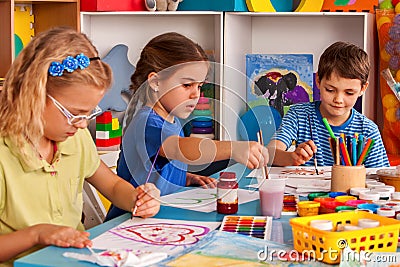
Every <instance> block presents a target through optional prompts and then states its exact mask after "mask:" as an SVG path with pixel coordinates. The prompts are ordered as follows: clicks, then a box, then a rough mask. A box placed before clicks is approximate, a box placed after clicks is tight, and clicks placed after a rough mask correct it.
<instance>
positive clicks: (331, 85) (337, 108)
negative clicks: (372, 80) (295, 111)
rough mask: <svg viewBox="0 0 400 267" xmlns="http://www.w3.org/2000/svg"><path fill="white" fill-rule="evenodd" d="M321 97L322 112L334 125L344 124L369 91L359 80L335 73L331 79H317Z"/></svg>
mask: <svg viewBox="0 0 400 267" xmlns="http://www.w3.org/2000/svg"><path fill="white" fill-rule="evenodd" d="M316 82H317V86H318V88H319V90H320V95H321V106H320V112H321V115H322V117H325V118H327V119H328V120H329V122H330V123H331V124H332V125H335V126H339V125H341V124H343V123H344V122H345V121H346V120H347V119H348V118H349V116H350V112H351V109H352V108H353V106H354V105H355V103H356V101H357V99H358V97H359V96H361V95H362V94H363V93H364V91H365V90H366V89H367V86H368V83H367V84H366V85H364V86H361V81H360V80H358V79H347V78H342V77H340V76H338V75H337V74H336V72H333V73H332V74H331V77H330V79H329V80H328V79H326V78H325V77H324V78H322V80H319V78H318V76H317V79H316Z"/></svg>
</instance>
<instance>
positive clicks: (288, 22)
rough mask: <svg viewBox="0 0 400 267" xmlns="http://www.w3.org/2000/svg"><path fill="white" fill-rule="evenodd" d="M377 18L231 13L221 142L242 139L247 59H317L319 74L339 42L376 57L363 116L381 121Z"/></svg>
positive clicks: (227, 20) (227, 15)
mask: <svg viewBox="0 0 400 267" xmlns="http://www.w3.org/2000/svg"><path fill="white" fill-rule="evenodd" d="M375 27H376V26H375V15H374V14H370V13H356V12H341V13H336V12H319V13H303V12H301V13H299V12H287V13H286V12H278V13H247V12H236V13H233V12H228V13H225V20H224V30H225V32H224V61H223V63H224V76H223V85H224V86H223V88H224V89H223V90H222V94H221V102H222V103H224V105H223V107H221V114H220V116H221V124H222V125H225V128H224V129H221V136H220V137H221V139H223V140H224V139H233V140H235V139H236V138H237V121H238V120H237V118H238V117H239V116H240V115H242V114H243V113H244V112H245V109H246V105H245V102H246V77H245V73H246V61H245V55H246V54H256V53H260V54H278V53H293V54H296V53H299V54H303V53H304V54H313V55H314V59H313V61H314V63H313V65H314V72H316V70H317V67H318V61H319V57H320V55H321V53H322V52H323V50H324V49H325V48H326V47H328V46H329V45H330V44H331V43H333V42H335V41H339V40H341V41H349V42H352V43H355V44H357V45H359V46H360V47H362V48H364V49H365V50H366V51H367V53H368V54H369V56H370V60H371V74H370V79H369V82H370V85H369V88H368V90H367V91H366V94H365V96H364V97H363V98H362V112H363V114H365V115H366V116H367V117H369V118H370V119H372V120H375V119H376V117H375V116H376V110H377V109H376V102H377V99H376V97H377V96H378V94H377V91H378V87H377V80H378V79H377V78H376V77H377V73H376V72H377V70H376V68H375V66H376V62H377V56H376V55H375V51H376V50H375V44H376V42H375V39H376V33H375V31H376V30H375Z"/></svg>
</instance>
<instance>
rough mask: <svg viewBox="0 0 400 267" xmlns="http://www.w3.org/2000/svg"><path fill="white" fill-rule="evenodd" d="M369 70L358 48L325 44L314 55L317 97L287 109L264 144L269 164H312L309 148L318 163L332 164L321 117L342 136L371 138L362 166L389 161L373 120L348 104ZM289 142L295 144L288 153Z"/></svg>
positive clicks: (362, 86) (358, 92)
mask: <svg viewBox="0 0 400 267" xmlns="http://www.w3.org/2000/svg"><path fill="white" fill-rule="evenodd" d="M369 71H370V62H369V59H368V55H367V53H366V52H365V51H364V50H362V49H361V48H359V47H358V46H356V45H354V44H350V43H346V42H336V43H334V44H332V45H330V46H329V47H328V48H327V49H326V50H325V51H324V52H323V54H322V55H321V57H320V61H319V64H318V71H317V74H316V85H317V87H318V89H319V90H320V96H321V100H320V101H315V102H309V103H301V104H296V105H292V106H291V107H290V108H289V111H288V112H287V114H286V115H285V116H284V117H283V120H282V124H281V126H280V127H279V129H278V131H277V132H276V133H275V135H274V136H273V137H272V139H271V141H270V143H269V144H268V148H269V150H270V153H272V152H273V149H274V148H275V149H276V150H275V157H274V158H273V162H272V163H273V165H277V166H290V165H292V166H298V165H313V164H314V161H313V159H312V158H313V155H314V153H315V154H316V159H317V163H318V165H319V166H332V165H333V164H334V159H333V157H332V153H331V149H330V145H329V139H328V138H329V133H328V130H327V129H326V128H325V125H324V123H323V121H322V118H326V119H327V120H328V122H329V124H330V126H331V128H332V130H333V132H334V134H335V136H336V137H339V136H340V133H344V134H345V135H346V136H354V134H355V133H358V134H362V135H363V136H365V138H372V139H373V140H374V141H375V143H374V145H373V147H372V149H371V151H370V153H369V154H368V156H367V157H366V159H365V161H364V165H365V167H367V168H377V167H385V166H389V161H388V158H387V155H386V151H385V148H384V146H383V142H382V138H381V136H380V133H379V129H378V127H377V125H376V124H375V123H374V122H372V121H371V120H369V119H368V118H367V117H365V116H364V115H362V114H360V113H359V112H357V111H356V110H355V109H354V108H353V107H354V105H355V103H356V101H357V99H358V97H360V96H362V95H363V94H364V92H365V90H366V89H367V87H368V75H369ZM310 124H311V126H310ZM310 127H311V129H312V132H313V138H311V132H310ZM311 139H313V140H311ZM293 141H295V143H296V149H295V150H294V151H293V152H289V151H287V149H288V148H289V147H290V145H291V144H292V142H293ZM317 148H318V149H317Z"/></svg>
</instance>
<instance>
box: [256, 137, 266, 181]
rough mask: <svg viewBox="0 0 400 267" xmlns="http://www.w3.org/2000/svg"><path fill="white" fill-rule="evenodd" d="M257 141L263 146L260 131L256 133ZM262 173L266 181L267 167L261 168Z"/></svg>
mask: <svg viewBox="0 0 400 267" xmlns="http://www.w3.org/2000/svg"><path fill="white" fill-rule="evenodd" d="M257 139H258V142H259V143H260V144H261V145H262V146H264V141H263V137H262V130H260V131H258V132H257ZM262 172H263V177H264V178H265V179H268V169H267V166H263V167H262Z"/></svg>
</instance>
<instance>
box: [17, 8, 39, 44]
mask: <svg viewBox="0 0 400 267" xmlns="http://www.w3.org/2000/svg"><path fill="white" fill-rule="evenodd" d="M31 12H32V5H25V4H24V5H15V7H14V32H15V34H17V35H18V36H19V38H21V40H22V43H23V44H24V47H25V46H26V45H27V44H28V43H29V42H30V41H31V38H32V37H33V36H35V31H34V29H33V27H32V25H33V23H34V17H33V15H31Z"/></svg>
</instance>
